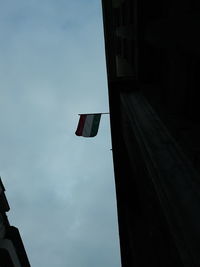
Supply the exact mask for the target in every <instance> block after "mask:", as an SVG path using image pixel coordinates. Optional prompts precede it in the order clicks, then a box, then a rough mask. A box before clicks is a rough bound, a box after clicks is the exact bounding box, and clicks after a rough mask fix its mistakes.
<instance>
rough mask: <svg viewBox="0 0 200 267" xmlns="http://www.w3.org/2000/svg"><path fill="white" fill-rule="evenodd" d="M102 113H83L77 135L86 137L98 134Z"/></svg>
mask: <svg viewBox="0 0 200 267" xmlns="http://www.w3.org/2000/svg"><path fill="white" fill-rule="evenodd" d="M100 119H101V113H97V114H81V115H80V119H79V123H78V127H77V130H76V135H78V136H84V137H94V136H96V135H97V132H98V129H99V123H100Z"/></svg>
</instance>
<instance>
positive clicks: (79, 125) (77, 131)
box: [75, 114, 87, 136]
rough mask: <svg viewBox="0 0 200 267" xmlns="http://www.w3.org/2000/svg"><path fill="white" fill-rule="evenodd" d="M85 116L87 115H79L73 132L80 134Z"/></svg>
mask: <svg viewBox="0 0 200 267" xmlns="http://www.w3.org/2000/svg"><path fill="white" fill-rule="evenodd" d="M86 117H87V115H86V114H82V115H80V119H79V122H78V127H77V130H76V132H75V134H76V135H78V136H82V132H83V127H84V124H85V120H86Z"/></svg>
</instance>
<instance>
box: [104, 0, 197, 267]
mask: <svg viewBox="0 0 200 267" xmlns="http://www.w3.org/2000/svg"><path fill="white" fill-rule="evenodd" d="M102 7H103V23H104V35H105V51H106V63H107V77H108V90H109V105H110V120H111V137H112V151H113V161H114V171H115V185H116V196H117V209H118V221H119V234H120V247H121V260H122V266H123V267H130V266H154V267H156V266H157V267H161V266H162V267H168V266H176V267H179V266H184V267H185V266H187V267H191V266H200V253H199V252H200V212H199V207H200V176H199V172H200V138H199V136H200V135H199V134H200V117H199V114H200V112H199V111H200V104H199V102H200V90H199V88H200V87H199V85H200V75H199V68H200V43H199V42H200V41H199V38H198V29H199V26H200V16H199V15H200V8H199V5H198V1H186V0H183V1H181V5H180V3H178V1H166V0H165V1H164V0H153V1H148V0H102Z"/></svg>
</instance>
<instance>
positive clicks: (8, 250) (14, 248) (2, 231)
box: [0, 178, 30, 267]
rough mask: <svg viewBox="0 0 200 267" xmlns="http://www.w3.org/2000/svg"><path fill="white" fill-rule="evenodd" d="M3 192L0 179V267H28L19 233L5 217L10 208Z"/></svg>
mask: <svg viewBox="0 0 200 267" xmlns="http://www.w3.org/2000/svg"><path fill="white" fill-rule="evenodd" d="M4 191H5V188H4V186H3V183H2V181H1V178H0V267H30V263H29V260H28V258H27V255H26V251H25V249H24V245H23V242H22V239H21V236H20V233H19V231H18V229H17V228H16V227H14V226H11V225H10V223H9V221H8V218H7V216H6V212H8V211H9V209H10V207H9V204H8V202H7V199H6V196H5V193H4Z"/></svg>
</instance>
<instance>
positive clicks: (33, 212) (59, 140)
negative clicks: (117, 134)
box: [0, 0, 120, 267]
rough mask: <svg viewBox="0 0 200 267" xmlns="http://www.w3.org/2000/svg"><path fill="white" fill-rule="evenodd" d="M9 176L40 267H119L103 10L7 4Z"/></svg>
mask: <svg viewBox="0 0 200 267" xmlns="http://www.w3.org/2000/svg"><path fill="white" fill-rule="evenodd" d="M0 6H1V8H0V176H1V177H2V180H3V183H4V185H5V188H6V195H7V198H8V201H9V204H10V207H11V210H10V211H9V213H8V217H9V220H10V222H11V224H12V225H15V226H17V227H18V228H19V230H20V233H21V236H22V239H23V242H24V245H25V248H26V251H27V254H28V257H29V260H30V263H31V266H32V267H46V266H48V267H102V266H104V267H119V266H120V256H119V240H118V226H117V215H116V201H115V188H114V175H113V165H112V151H111V150H110V149H111V140H110V128H109V127H110V125H109V116H108V115H103V116H102V119H101V123H100V128H99V133H98V135H97V136H96V137H94V138H83V137H77V136H76V135H75V134H74V132H75V130H76V126H77V123H78V119H79V116H78V114H79V113H87V112H88V113H92V112H107V111H109V107H108V92H107V81H106V69H105V68H106V66H105V55H104V40H103V28H102V27H103V26H102V13H101V0H73V1H69V0H17V1H16V0H0Z"/></svg>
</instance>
